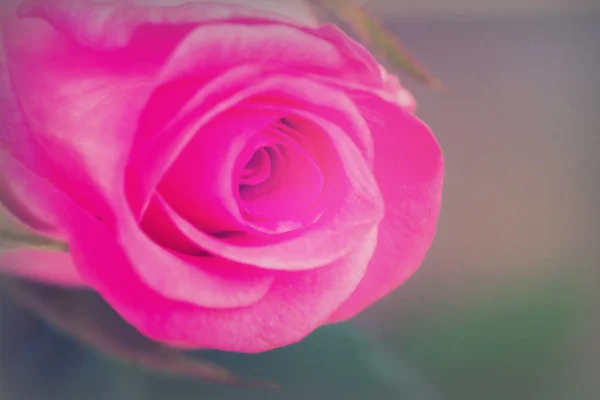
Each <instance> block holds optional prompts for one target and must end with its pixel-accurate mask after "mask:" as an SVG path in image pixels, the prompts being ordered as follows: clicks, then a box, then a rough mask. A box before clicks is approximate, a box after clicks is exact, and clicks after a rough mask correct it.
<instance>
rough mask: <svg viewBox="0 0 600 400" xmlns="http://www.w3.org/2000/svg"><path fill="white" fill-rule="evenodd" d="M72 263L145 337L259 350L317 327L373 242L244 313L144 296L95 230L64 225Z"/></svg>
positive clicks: (278, 283)
mask: <svg viewBox="0 0 600 400" xmlns="http://www.w3.org/2000/svg"><path fill="white" fill-rule="evenodd" d="M69 225H70V226H69V232H70V235H71V243H72V247H73V257H74V258H75V261H76V263H77V264H78V265H84V266H85V269H86V271H88V273H93V274H94V275H95V276H94V277H91V276H88V279H93V280H94V287H95V289H97V290H98V291H99V292H100V293H101V294H102V295H103V297H104V298H105V299H106V300H107V301H108V302H109V303H110V304H111V305H112V306H113V307H114V308H115V309H116V310H117V311H118V312H119V313H120V314H121V316H123V317H124V318H125V319H126V320H127V321H128V322H129V323H131V324H132V325H133V326H135V327H137V328H138V329H139V330H140V331H141V332H142V333H144V334H145V335H147V336H149V337H151V338H153V339H155V340H158V341H162V342H166V343H170V344H173V345H177V346H181V347H186V348H211V349H218V350H226V351H238V352H249V353H252V352H260V351H266V350H270V349H273V348H276V347H280V346H285V345H288V344H291V343H293V342H296V341H298V340H300V339H302V338H304V337H305V336H306V335H308V334H309V333H310V332H311V331H313V330H314V329H316V328H317V327H318V326H320V325H321V324H322V323H323V322H324V321H325V320H326V319H327V317H328V316H329V315H330V314H331V313H332V312H333V311H334V310H335V308H336V307H337V306H338V305H339V304H340V303H341V302H343V301H344V299H346V298H347V297H348V295H349V294H350V293H351V292H352V290H353V289H354V288H355V287H356V285H357V284H358V282H359V281H360V279H361V277H362V276H363V273H364V269H365V267H366V265H367V263H368V260H369V259H370V258H371V255H372V252H373V249H374V247H375V244H376V241H377V231H376V230H373V232H371V234H369V235H368V236H367V238H366V240H365V242H364V243H363V244H362V245H361V246H359V247H358V248H357V249H356V250H355V251H354V252H352V253H350V254H349V255H348V256H346V257H344V258H342V259H341V260H339V261H337V262H334V263H332V264H331V265H328V266H324V267H323V268H319V269H317V270H313V271H306V272H295V273H287V272H282V273H279V274H278V275H277V276H276V278H275V282H274V284H273V286H272V287H271V289H270V291H269V293H268V294H267V295H266V296H265V297H264V298H263V299H262V300H260V301H259V302H257V303H256V304H253V305H251V306H248V307H239V308H233V309H228V310H216V309H210V308H202V307H197V306H194V305H192V304H189V303H182V302H176V301H172V300H169V299H166V298H164V297H162V296H160V295H159V294H158V293H156V292H154V291H152V290H150V289H149V288H148V286H147V285H146V284H145V283H143V282H142V281H141V280H140V278H139V277H138V275H137V274H135V273H133V269H132V266H131V265H130V264H129V261H128V260H127V258H126V257H125V254H124V253H123V249H122V248H121V246H119V244H118V243H117V242H116V241H115V238H114V236H113V235H111V234H110V232H109V231H108V230H106V229H105V228H104V227H103V226H101V224H97V223H96V222H95V221H93V220H92V219H89V218H80V219H73V220H72V221H71V222H70V224H69Z"/></svg>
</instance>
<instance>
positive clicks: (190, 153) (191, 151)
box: [137, 111, 277, 232]
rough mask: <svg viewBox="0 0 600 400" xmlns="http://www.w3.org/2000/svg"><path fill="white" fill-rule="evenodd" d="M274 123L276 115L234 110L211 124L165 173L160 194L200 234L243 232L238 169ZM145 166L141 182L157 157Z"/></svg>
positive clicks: (142, 169) (140, 176)
mask: <svg viewBox="0 0 600 400" xmlns="http://www.w3.org/2000/svg"><path fill="white" fill-rule="evenodd" d="M276 118H277V117H276V116H275V115H274V114H272V113H264V112H263V113H248V112H242V111H238V112H235V111H230V112H225V113H223V114H222V115H219V116H217V117H216V118H214V119H213V120H211V121H209V122H208V123H207V124H206V126H203V127H202V128H201V129H200V130H198V131H197V133H196V134H195V135H194V137H193V138H192V139H191V140H190V142H189V143H188V145H187V146H186V147H185V149H184V150H183V152H182V153H181V154H180V155H179V157H177V160H176V161H175V162H174V163H173V165H172V166H171V167H170V169H169V170H168V171H167V172H166V173H165V175H164V178H163V179H162V180H161V182H160V185H159V192H160V194H161V195H162V196H163V198H164V199H165V200H166V201H167V202H168V203H169V204H170V205H171V206H172V207H173V208H174V209H175V210H177V212H178V214H180V215H181V216H182V217H184V218H185V219H186V220H188V221H189V222H191V223H192V224H194V225H195V226H196V227H198V228H199V229H202V230H204V231H208V232H219V231H233V230H244V229H245V228H246V225H247V224H246V222H245V221H244V219H243V217H242V216H241V210H240V207H239V204H238V202H237V201H236V198H237V196H238V195H237V191H238V188H237V186H236V185H235V176H234V175H235V173H236V166H237V164H238V160H239V157H240V153H241V152H242V151H243V150H244V148H245V147H246V145H247V143H248V141H249V140H250V138H251V137H252V136H254V135H256V134H258V133H260V132H261V130H263V129H265V128H266V127H267V126H268V125H269V124H270V123H272V122H273V121H274V120H276ZM148 154H149V153H148ZM146 162H149V164H148V165H147V166H144V165H143V164H142V165H140V166H138V168H140V169H141V171H139V178H137V179H144V175H146V174H148V172H149V171H152V170H154V168H155V167H154V162H155V158H154V157H147V161H146ZM184 188H185V189H184Z"/></svg>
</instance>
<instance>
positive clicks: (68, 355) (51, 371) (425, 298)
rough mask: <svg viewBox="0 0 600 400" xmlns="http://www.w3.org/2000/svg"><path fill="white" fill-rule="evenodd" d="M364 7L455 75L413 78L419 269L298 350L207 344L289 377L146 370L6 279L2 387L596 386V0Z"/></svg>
mask: <svg viewBox="0 0 600 400" xmlns="http://www.w3.org/2000/svg"><path fill="white" fill-rule="evenodd" d="M363 3H366V4H367V7H368V9H370V10H371V11H372V12H373V13H374V14H375V15H376V16H378V17H379V18H380V19H382V20H383V21H384V22H385V23H386V24H387V26H388V27H391V28H392V29H393V31H394V32H395V33H397V34H398V35H399V37H400V38H401V40H402V41H403V43H404V44H405V45H406V47H407V48H408V49H409V50H410V52H411V53H412V54H413V55H414V56H415V57H416V58H417V59H418V60H420V61H421V62H422V63H423V64H424V65H425V66H426V67H427V69H428V70H429V71H430V72H431V73H432V74H433V75H435V76H436V77H439V78H440V79H441V80H442V81H443V82H444V83H445V84H446V86H447V88H446V89H445V90H443V91H436V90H432V89H429V88H427V87H424V86H421V85H420V84H419V83H416V82H414V81H412V80H410V79H409V78H407V77H403V82H404V83H405V84H406V86H408V87H409V88H410V89H411V90H412V91H413V93H414V95H415V97H416V98H417V100H418V103H419V107H418V110H417V113H418V115H419V116H420V117H422V118H423V119H424V120H425V121H427V123H428V124H429V125H430V126H431V127H432V128H433V130H434V132H435V133H436V135H437V137H438V139H439V141H440V142H441V145H442V148H443V150H444V153H445V158H446V168H447V172H446V183H445V188H444V201H443V210H442V214H441V217H440V221H439V230H438V234H437V237H436V241H435V243H434V245H433V247H432V249H431V251H430V253H429V254H428V256H427V258H426V261H425V263H424V265H423V266H422V268H421V269H420V270H419V271H418V272H417V273H416V274H415V275H414V277H413V278H412V279H411V280H409V281H408V282H407V283H406V284H404V285H403V286H402V287H401V288H400V289H399V290H397V291H396V292H395V293H394V294H392V295H390V296H389V297H387V298H386V299H385V300H383V301H381V302H380V303H378V304H377V305H375V306H373V307H371V308H370V309H368V310H366V311H365V312H363V313H362V314H361V315H360V316H359V317H358V318H356V319H355V320H354V321H353V322H352V323H351V324H341V325H336V326H331V327H325V328H322V329H321V330H319V331H317V332H316V333H315V334H313V335H312V336H311V337H309V338H308V339H307V340H306V341H304V342H302V343H299V344H297V345H294V346H290V347H289V348H285V349H281V350H277V351H274V352H270V353H266V354H261V355H252V356H251V355H234V354H224V353H218V352H208V353H202V354H200V355H199V356H200V357H204V358H206V359H209V360H211V361H213V362H216V363H219V364H221V365H225V366H227V367H228V368H231V369H232V370H234V371H235V372H237V373H239V374H241V375H243V376H251V377H256V378H261V379H268V380H272V381H275V382H277V383H279V384H280V385H281V386H282V387H281V389H279V390H271V389H264V388H258V389H246V388H232V387H223V386H219V385H209V384H205V383H201V382H195V381H193V380H186V379H181V378H174V377H165V376H161V375H158V374H155V373H152V372H146V371H143V370H140V369H138V368H135V367H132V366H129V365H127V364H124V363H122V362H118V361H115V360H113V359H111V358H107V357H105V356H104V355H103V354H101V353H98V352H96V351H94V350H91V349H89V348H87V347H85V346H82V345H80V344H78V343H77V342H75V341H73V340H72V339H70V338H69V337H67V336H64V335H63V334H61V333H58V332H56V331H55V330H53V329H52V328H50V327H49V326H48V325H47V324H45V323H44V322H42V321H41V320H39V319H37V318H36V317H35V316H34V315H32V314H30V313H29V312H28V311H26V310H25V309H24V308H22V307H21V306H19V305H18V304H16V303H15V302H14V301H13V300H11V298H9V297H8V295H7V294H6V293H5V292H0V296H1V297H0V299H1V305H0V311H1V314H0V352H1V353H0V356H1V357H0V399H3V400H4V399H6V400H13V399H19V400H20V399H61V400H62V399H65V400H70V399H86V400H87V399H114V400H120V399H166V398H169V399H172V400H184V399H185V400H187V399H200V398H207V399H213V398H214V399H238V398H245V399H248V398H250V399H305V398H306V399H308V398H314V399H329V398H337V397H341V398H346V399H364V398H370V399H392V398H393V399H410V400H413V399H415V400H420V399H463V400H464V399H467V400H470V399H478V400H479V399H486V400H488V399H489V400H493V399H519V400H521V399H523V400H529V399H547V400H555V399H556V400H563V399H565V400H566V399H577V400H595V399H598V398H600V313H599V312H598V305H600V179H599V177H598V176H599V175H600V157H599V156H598V152H600V78H599V77H598V73H599V72H600V1H597V0H590V1H583V0H581V1H580V0H562V1H558V0H523V1H517V0H496V1H491V0H418V1H413V0H371V1H368V2H364V1H363Z"/></svg>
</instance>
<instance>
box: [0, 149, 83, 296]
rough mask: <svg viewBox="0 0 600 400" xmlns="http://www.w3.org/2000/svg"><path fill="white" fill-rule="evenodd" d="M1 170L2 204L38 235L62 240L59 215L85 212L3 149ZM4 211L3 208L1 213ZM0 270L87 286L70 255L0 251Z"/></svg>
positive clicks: (49, 252) (66, 284) (44, 251)
mask: <svg viewBox="0 0 600 400" xmlns="http://www.w3.org/2000/svg"><path fill="white" fill-rule="evenodd" d="M0 171H2V179H0V181H1V182H0V183H3V184H1V185H0V194H2V202H3V204H4V205H5V206H6V207H7V210H8V211H10V212H11V213H12V214H13V215H14V216H15V217H17V218H19V220H18V221H17V222H22V223H24V224H26V225H27V226H28V227H29V228H31V229H34V231H35V232H38V233H41V234H44V235H49V236H51V237H54V238H62V237H63V231H62V229H59V226H60V221H58V220H57V219H56V216H57V214H58V213H59V212H60V213H73V212H75V213H83V211H82V210H81V209H80V208H79V207H78V206H76V205H75V204H73V203H71V202H69V201H68V200H67V197H66V196H65V195H64V194H62V193H60V192H59V191H57V190H56V189H54V188H52V187H51V186H50V185H49V184H48V183H47V182H46V181H43V180H41V179H31V178H32V174H31V173H30V172H29V171H28V170H27V169H25V168H24V167H23V166H22V165H21V164H20V163H19V162H17V161H16V160H15V159H14V158H13V157H12V156H11V155H10V154H8V153H7V152H5V151H4V150H3V149H0ZM9 182H10V183H11V185H10V186H8V183H9ZM9 190H10V192H9ZM7 194H10V195H11V197H8V196H6V195H7ZM7 200H10V201H7ZM3 211H4V210H2V209H0V212H3ZM0 271H3V272H6V273H9V274H13V275H16V276H20V277H24V278H28V279H34V280H38V281H42V282H46V283H51V284H57V285H65V286H87V284H86V283H85V282H84V280H83V279H82V278H81V276H80V275H79V273H78V272H77V271H76V269H75V267H74V265H73V260H72V258H71V256H70V254H69V253H67V252H60V251H48V250H39V249H28V248H18V249H7V250H0Z"/></svg>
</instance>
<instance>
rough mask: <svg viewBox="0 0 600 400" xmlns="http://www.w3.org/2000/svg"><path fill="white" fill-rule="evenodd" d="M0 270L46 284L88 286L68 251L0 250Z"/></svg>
mask: <svg viewBox="0 0 600 400" xmlns="http://www.w3.org/2000/svg"><path fill="white" fill-rule="evenodd" d="M0 272H3V273H9V274H11V275H15V276H18V277H21V278H27V279H32V280H36V281H40V282H42V283H46V284H53V285H59V286H68V287H71V286H75V287H87V286H88V285H87V283H86V282H85V281H84V280H83V279H82V278H81V276H80V275H79V273H78V272H77V269H76V268H75V265H74V264H73V258H72V257H71V255H70V254H69V253H67V252H59V251H44V250H32V249H16V250H9V251H0Z"/></svg>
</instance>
